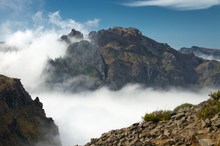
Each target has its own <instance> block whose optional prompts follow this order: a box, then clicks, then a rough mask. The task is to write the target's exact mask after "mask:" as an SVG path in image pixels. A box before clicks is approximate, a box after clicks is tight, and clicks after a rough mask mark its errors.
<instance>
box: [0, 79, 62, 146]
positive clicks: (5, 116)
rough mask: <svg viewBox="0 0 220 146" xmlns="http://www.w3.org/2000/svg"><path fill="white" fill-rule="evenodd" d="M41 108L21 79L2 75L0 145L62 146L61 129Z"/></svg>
mask: <svg viewBox="0 0 220 146" xmlns="http://www.w3.org/2000/svg"><path fill="white" fill-rule="evenodd" d="M42 107H43V104H42V103H41V102H40V101H39V98H38V97H37V98H36V99H35V100H32V99H31V97H30V95H29V94H28V93H27V92H26V91H25V89H24V88H23V86H22V84H21V83H20V80H19V79H13V78H8V77H5V76H2V75H0V119H1V120H0V139H1V140H0V146H13V145H16V146H61V142H60V139H59V132H58V128H57V126H56V125H55V124H54V121H53V119H52V118H47V117H46V115H45V112H44V110H43V109H42Z"/></svg>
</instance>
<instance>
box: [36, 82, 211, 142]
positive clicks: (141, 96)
mask: <svg viewBox="0 0 220 146" xmlns="http://www.w3.org/2000/svg"><path fill="white" fill-rule="evenodd" d="M210 91H211V90H209V89H203V90H201V91H198V92H197V93H195V92H190V91H184V90H179V89H171V90H169V91H160V90H153V89H150V88H147V89H143V88H140V87H139V86H137V85H130V86H127V87H125V88H123V89H122V90H120V91H109V90H108V89H105V88H103V89H100V90H97V91H94V92H84V93H79V94H68V93H56V92H53V93H43V94H39V93H38V94H33V97H34V96H39V97H40V100H41V101H42V102H43V104H44V109H45V111H46V113H47V116H51V117H53V119H54V120H55V122H56V124H57V125H58V126H59V130H60V134H61V140H62V143H63V145H64V146H69V145H75V144H85V143H86V142H89V141H90V138H94V137H100V136H101V134H102V133H104V132H108V131H109V130H112V129H118V128H123V127H126V126H129V125H131V124H133V123H136V122H141V121H142V119H141V117H142V116H143V115H144V114H145V113H146V112H152V111H154V110H159V109H173V108H175V107H176V106H178V105H180V104H182V103H186V102H187V103H192V104H197V103H199V102H201V101H204V100H206V99H207V98H208V93H209V92H210Z"/></svg>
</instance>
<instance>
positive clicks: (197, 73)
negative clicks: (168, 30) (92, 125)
mask: <svg viewBox="0 0 220 146" xmlns="http://www.w3.org/2000/svg"><path fill="white" fill-rule="evenodd" d="M72 31H73V30H72ZM74 32H75V31H74ZM77 34H79V33H77ZM69 37H70V35H69ZM71 37H75V36H74V35H71ZM77 37H78V36H76V38H77ZM89 38H90V41H85V40H82V41H80V42H77V43H69V47H68V48H67V50H66V55H65V56H63V57H60V58H57V59H55V60H52V59H50V60H49V61H48V64H47V67H46V69H45V71H44V73H43V75H44V77H45V78H46V83H47V86H48V87H50V88H57V89H64V90H68V91H80V90H82V89H89V90H94V89H97V88H99V87H102V86H107V87H109V88H110V89H112V90H119V89H121V88H122V87H123V86H124V85H126V84H128V83H131V84H132V83H139V84H142V85H145V86H147V87H155V88H169V87H170V86H179V87H188V88H189V87H191V86H194V87H199V88H201V87H206V86H214V87H215V86H219V85H220V82H219V75H220V63H219V62H217V61H207V60H203V59H201V58H198V57H196V56H194V55H193V54H183V53H180V52H178V51H176V50H174V49H173V48H171V47H170V46H169V45H167V44H164V43H158V42H156V41H154V40H152V39H150V38H148V37H145V36H143V35H142V34H141V32H140V31H139V30H138V29H135V28H122V27H114V28H110V29H107V30H100V31H98V32H90V34H89ZM61 39H62V38H61ZM64 41H65V40H64ZM66 42H67V41H66Z"/></svg>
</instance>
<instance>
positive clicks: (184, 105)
mask: <svg viewBox="0 0 220 146" xmlns="http://www.w3.org/2000/svg"><path fill="white" fill-rule="evenodd" d="M192 106H194V105H192V104H190V103H183V104H181V105H179V106H177V107H176V108H175V109H174V112H177V111H179V110H180V109H184V108H188V107H192Z"/></svg>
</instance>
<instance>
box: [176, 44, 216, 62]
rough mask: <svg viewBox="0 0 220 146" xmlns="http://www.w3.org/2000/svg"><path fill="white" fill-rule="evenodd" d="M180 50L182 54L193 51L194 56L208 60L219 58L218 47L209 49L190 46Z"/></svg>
mask: <svg viewBox="0 0 220 146" xmlns="http://www.w3.org/2000/svg"><path fill="white" fill-rule="evenodd" d="M180 52H182V53H184V54H190V53H193V54H195V56H198V57H201V58H204V59H208V60H218V61H219V60H220V50H219V49H210V48H203V47H197V46H192V47H191V48H181V49H180Z"/></svg>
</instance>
